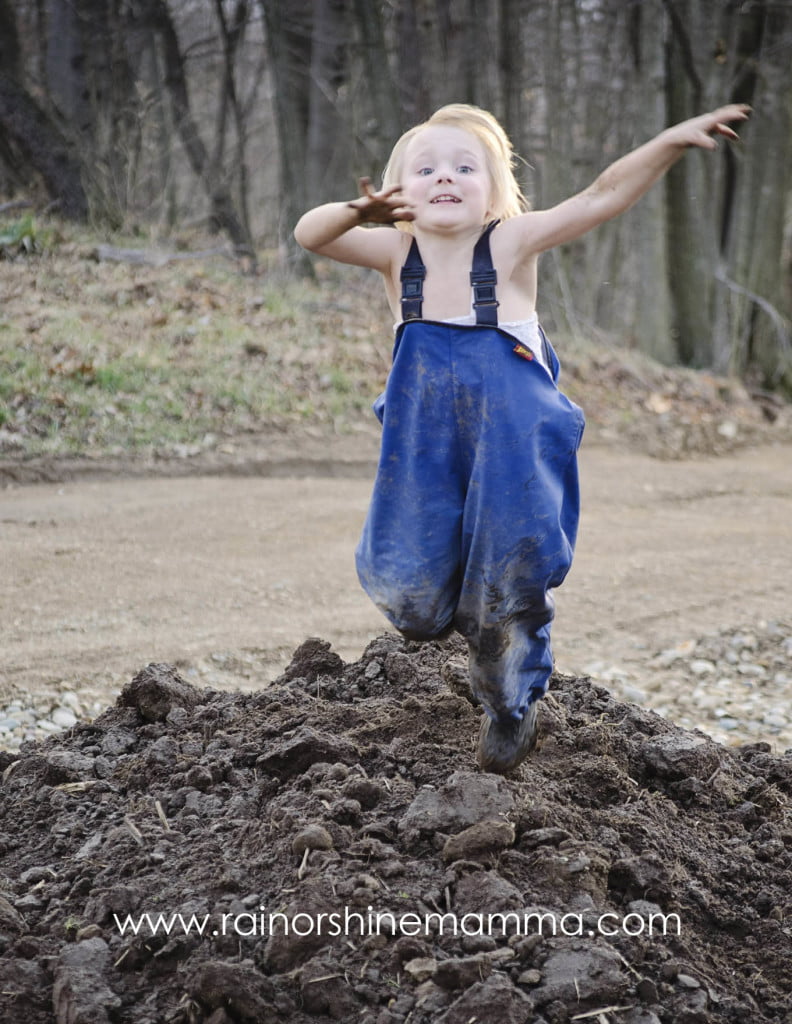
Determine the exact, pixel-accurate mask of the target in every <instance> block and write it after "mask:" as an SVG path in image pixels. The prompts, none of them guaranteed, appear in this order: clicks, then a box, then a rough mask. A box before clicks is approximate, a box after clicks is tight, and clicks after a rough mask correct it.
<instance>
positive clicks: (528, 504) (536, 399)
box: [295, 104, 749, 773]
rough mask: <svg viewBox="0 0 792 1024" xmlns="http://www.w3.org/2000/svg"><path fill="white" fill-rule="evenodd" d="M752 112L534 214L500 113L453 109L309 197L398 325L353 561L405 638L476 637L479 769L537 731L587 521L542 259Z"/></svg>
mask: <svg viewBox="0 0 792 1024" xmlns="http://www.w3.org/2000/svg"><path fill="white" fill-rule="evenodd" d="M748 110H749V108H748V107H746V106H744V105H732V106H726V107H722V108H720V109H719V110H716V111H713V112H712V113H710V114H704V115H703V116H701V117H696V118H693V119H691V120H689V121H684V122H682V123H681V124H677V125H675V126H674V127H672V128H668V129H667V130H666V131H663V132H661V133H660V134H659V135H658V136H657V137H656V138H654V139H652V140H651V141H650V142H648V143H646V144H645V145H643V146H641V147H640V148H639V149H636V150H634V151H633V152H631V153H629V154H628V155H627V156H624V157H622V158H621V159H620V160H617V161H616V162H615V163H614V164H612V165H611V166H610V167H609V168H607V170H605V171H604V172H603V173H602V174H601V175H600V176H599V177H598V178H597V180H596V181H595V182H594V183H593V184H592V185H590V186H589V187H588V188H587V189H585V190H584V191H582V192H580V193H578V194H577V195H575V196H572V198H570V199H567V200H565V201H564V202H562V203H559V204H558V205H557V206H554V207H552V208H551V209H548V210H540V211H529V210H528V208H527V203H526V202H525V200H524V199H523V197H522V195H521V193H520V189H519V186H518V184H517V182H516V180H515V177H514V173H513V153H512V148H511V144H510V142H509V140H508V138H507V136H506V133H505V132H504V131H503V128H502V127H501V126H500V125H499V124H498V122H497V121H496V120H495V118H494V117H493V116H492V115H491V114H489V113H487V112H486V111H483V110H480V109H478V108H476V107H471V106H467V105H464V104H454V105H451V106H446V107H443V108H441V109H440V110H438V111H437V112H436V113H435V114H434V115H433V116H432V117H431V118H430V119H429V120H428V121H427V122H425V123H424V124H420V125H417V126H416V127H415V128H412V129H411V130H410V131H408V132H407V133H406V134H405V135H403V136H402V138H401V139H399V141H398V142H397V143H396V146H395V147H394V150H393V153H392V154H391V158H390V161H389V163H388V166H387V168H386V170H385V176H384V180H383V187H382V189H381V190H379V191H376V190H375V189H374V188H373V187H372V185H371V183H370V181H369V180H368V179H363V180H362V181H361V195H360V198H358V199H355V200H353V201H352V202H348V203H344V202H339V203H329V204H326V205H324V206H319V207H317V208H316V209H313V210H310V211H309V212H308V213H306V214H305V215H304V216H303V217H302V218H301V220H300V222H299V223H298V225H297V227H296V229H295V237H296V239H297V241H298V242H299V244H300V245H302V246H303V247H304V248H306V249H309V250H311V251H312V252H316V253H319V254H321V255H323V256H329V257H331V258H332V259H335V260H339V261H341V262H342V263H352V264H356V265H357V266H362V267H373V268H374V269H375V270H378V271H380V273H381V274H382V275H383V278H384V283H385V290H386V292H387V295H388V299H389V302H390V305H391V308H392V310H393V313H394V316H395V317H396V318H397V320H399V321H400V323H399V325H398V328H397V330H396V339H395V346H394V353H393V366H392V369H391V372H390V375H389V377H388V383H387V388H386V391H385V394H384V396H382V397H381V399H379V400H378V402H377V403H376V404H375V410H376V411H377V414H378V416H379V417H380V419H381V421H382V424H383V435H382V451H381V456H380V462H379V468H378V471H377V478H376V482H375V485H374V492H373V496H372V500H371V505H370V508H369V512H368V516H367V519H366V523H365V526H364V529H363V535H362V538H361V540H360V544H359V546H358V549H357V553H356V561H357V569H358V575H359V577H360V581H361V583H362V585H363V587H364V588H365V589H366V591H367V593H368V594H369V596H370V597H371V598H372V599H373V601H374V602H375V604H377V606H378V607H379V608H380V609H381V611H383V612H384V614H385V615H386V616H387V617H388V619H389V620H390V621H391V622H392V624H393V625H394V626H395V627H396V628H397V629H398V630H400V631H401V632H402V633H403V634H404V635H405V636H407V637H409V638H411V639H417V640H428V639H437V638H439V637H442V636H445V635H446V634H447V633H449V632H450V631H451V630H452V629H457V630H458V631H459V632H460V633H461V634H462V635H463V636H464V637H465V638H466V640H467V643H468V649H469V665H470V682H471V689H472V691H473V695H474V696H475V697H476V698H477V699H478V701H479V702H480V703H481V705H482V707H483V709H484V712H485V714H484V717H483V719H482V724H481V729H480V732H479V740H478V763H479V765H480V767H481V768H482V769H483V770H485V771H494V772H499V773H505V772H508V771H510V770H511V769H513V768H515V767H516V766H517V765H518V764H520V763H521V762H522V761H523V760H524V758H525V757H526V756H527V754H528V753H529V752H530V750H531V749H532V748H533V746H534V744H535V742H536V706H537V701H538V700H539V699H540V698H541V697H542V696H543V695H544V693H545V692H546V690H547V686H548V682H549V679H550V675H551V672H552V668H553V659H552V654H551V651H550V623H551V621H552V618H553V600H552V597H551V595H550V591H551V590H552V589H553V588H554V587H557V586H559V585H560V584H561V582H562V581H563V579H564V577H565V576H566V574H567V571H568V570H569V567H570V564H571V561H572V553H573V549H574V544H575V537H576V533H577V524H578V504H579V502H578V476H577V458H576V456H577V449H578V445H579V443H580V439H581V435H582V432H583V414H582V412H581V411H580V409H578V408H577V406H575V405H573V404H572V402H570V401H569V399H567V398H566V397H565V396H564V395H563V394H562V393H561V392H560V391H559V390H558V388H557V386H556V380H557V377H558V372H559V363H558V360H557V358H556V356H555V353H554V352H553V350H552V348H551V347H550V345H549V344H548V342H547V339H546V338H545V336H544V334H543V332H542V330H541V328H540V326H539V324H538V322H537V318H536V312H535V305H536V282H537V261H538V257H539V254H540V253H541V252H544V251H545V250H546V249H550V248H551V247H552V246H555V245H560V244H562V243H563V242H568V241H570V240H571V239H574V238H577V237H578V236H580V235H582V234H583V233H584V232H586V231H589V230H590V229H591V228H594V227H596V226H597V225H598V224H602V223H603V222H604V221H606V220H609V219H610V218H612V217H615V216H616V215H617V214H619V213H622V212H623V211H624V210H626V209H627V208H628V207H630V206H631V205H632V204H633V203H635V202H636V200H638V199H639V198H640V197H641V196H642V195H643V194H644V193H645V192H646V191H647V190H648V189H649V188H650V187H651V185H653V184H654V182H656V181H657V180H658V179H659V178H660V177H661V176H662V175H663V174H664V173H665V172H666V171H667V170H668V169H669V168H670V167H671V166H672V164H674V163H675V162H676V160H678V159H679V158H680V157H681V156H682V154H683V153H684V152H685V150H686V149H687V148H688V147H690V146H699V147H701V148H704V149H715V148H716V143H715V141H714V140H713V138H712V136H713V135H723V136H725V137H726V138H729V139H735V138H737V136H736V134H735V132H734V131H733V130H732V129H731V128H730V127H729V123H730V122H734V121H742V120H744V119H745V118H747V116H748ZM363 224H373V225H389V226H387V227H386V226H381V227H371V228H364V227H361V225H363ZM393 224H396V225H397V227H399V228H401V229H402V230H400V231H394V230H393V229H392V227H391V226H390V225H393Z"/></svg>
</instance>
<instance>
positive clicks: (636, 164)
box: [503, 103, 751, 255]
mask: <svg viewBox="0 0 792 1024" xmlns="http://www.w3.org/2000/svg"><path fill="white" fill-rule="evenodd" d="M750 109H751V108H750V107H748V106H746V105H745V104H742V103H736V104H731V105H730V106H727V107H720V108H719V109H718V110H713V111H712V112H711V113H709V114H702V115H701V116H700V117H693V118H691V119H690V120H689V121H682V122H680V123H679V124H676V125H673V126H672V127H671V128H666V130H665V131H662V132H660V134H659V135H657V136H655V138H653V139H651V140H650V141H649V142H647V143H645V144H644V145H643V146H639V148H638V149H634V150H633V151H632V152H631V153H628V154H627V155H626V156H623V157H621V159H619V160H617V161H616V162H615V163H613V164H611V165H610V167H608V168H606V169H605V170H604V171H603V172H602V174H600V176H599V177H598V178H597V180H596V181H595V182H594V183H593V184H591V185H589V187H588V188H587V189H584V190H583V191H582V192H579V193H578V194H577V195H574V196H572V197H571V198H570V199H566V200H564V202H562V203H559V204H558V205H557V206H553V207H552V208H551V209H549V210H539V211H536V212H534V213H527V214H523V215H522V216H521V217H518V218H515V221H519V222H521V223H520V224H519V225H517V224H515V228H514V230H516V231H517V232H518V233H519V234H520V236H521V237H520V247H521V249H522V250H523V252H524V253H525V254H526V255H527V254H528V253H537V252H542V251H544V250H545V249H550V248H552V247H553V246H555V245H560V244H561V243H563V242H569V241H571V240H572V239H574V238H578V237H579V236H580V235H583V234H585V232H587V231H590V230H591V229H592V228H594V227H597V225H599V224H603V223H604V222H605V221H607V220H610V219H611V218H613V217H616V216H618V214H620V213H623V212H624V211H625V210H628V209H629V208H630V207H631V206H632V205H633V204H634V203H635V202H637V201H638V200H639V199H640V198H641V196H643V195H644V194H645V193H646V192H648V191H649V189H650V188H651V187H652V185H654V184H655V182H656V181H658V180H659V179H660V178H661V177H662V176H663V175H664V174H665V173H666V171H668V169H669V168H670V167H672V166H673V165H674V164H675V163H676V162H677V160H679V158H680V157H681V156H682V155H683V154H684V152H685V151H686V150H687V149H689V148H690V147H692V146H698V147H700V148H701V149H717V145H718V144H717V142H716V141H715V139H714V138H713V136H716V135H723V136H724V137H725V138H727V139H736V138H738V136H737V133H736V132H735V131H734V130H733V129H732V128H731V127H730V126H729V125H730V123H732V122H735V121H745V120H746V119H747V117H748V115H749V113H750ZM509 223H510V222H508V221H507V222H506V224H504V225H503V226H504V227H506V226H507V225H508V224H509Z"/></svg>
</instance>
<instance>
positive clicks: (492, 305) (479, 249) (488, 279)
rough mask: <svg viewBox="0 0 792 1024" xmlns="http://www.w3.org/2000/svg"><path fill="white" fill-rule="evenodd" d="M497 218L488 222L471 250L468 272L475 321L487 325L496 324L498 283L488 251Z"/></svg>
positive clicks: (494, 325) (492, 325)
mask: <svg viewBox="0 0 792 1024" xmlns="http://www.w3.org/2000/svg"><path fill="white" fill-rule="evenodd" d="M497 223H498V221H497V220H494V221H492V223H491V224H488V225H487V227H486V229H485V230H484V233H483V234H482V236H481V238H479V240H478V241H477V242H476V247H475V249H474V250H473V269H472V270H471V272H470V284H471V287H472V288H473V309H474V310H475V312H476V323H477V324H486V326H488V327H497V326H498V306H499V302H498V300H497V299H496V297H495V285H496V284H497V283H498V272H497V271H496V270H495V268H494V267H493V265H492V254H491V253H490V235H491V234H492V230H493V228H494V227H495V225H496V224H497Z"/></svg>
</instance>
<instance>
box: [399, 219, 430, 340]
mask: <svg viewBox="0 0 792 1024" xmlns="http://www.w3.org/2000/svg"><path fill="white" fill-rule="evenodd" d="M425 277H426V267H425V266H424V263H423V260H422V259H421V254H420V252H419V251H418V243H417V242H416V241H415V239H413V240H412V245H411V246H410V251H409V252H408V253H407V259H406V260H405V261H404V266H403V267H402V268H401V286H402V293H401V314H402V320H419V319H420V317H421V313H422V309H423V283H424V278H425Z"/></svg>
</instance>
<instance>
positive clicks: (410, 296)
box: [400, 220, 499, 327]
mask: <svg viewBox="0 0 792 1024" xmlns="http://www.w3.org/2000/svg"><path fill="white" fill-rule="evenodd" d="M497 223H498V221H497V220H494V221H492V223H491V224H488V225H487V227H486V228H485V229H484V233H483V234H482V235H481V237H480V238H479V240H478V241H477V242H476V246H475V248H474V250H473V269H472V270H471V272H470V284H471V287H472V289H473V309H474V311H475V313H476V323H477V324H485V325H487V326H489V327H497V326H498V312H497V310H498V305H499V303H498V300H497V299H496V298H495V285H496V284H497V281H498V274H497V271H496V270H495V268H494V267H493V265H492V255H491V253H490V242H489V239H490V235H491V234H492V230H493V228H494V227H495V225H496V224H497ZM425 278H426V267H425V266H424V262H423V260H422V259H421V253H420V250H419V249H418V243H417V242H416V240H415V239H414V238H413V240H412V245H411V246H410V251H409V252H408V253H407V259H406V260H405V261H404V265H403V266H402V268H401V274H400V280H401V286H402V291H401V314H402V320H419V319H420V318H421V316H422V313H423V283H424V280H425Z"/></svg>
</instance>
